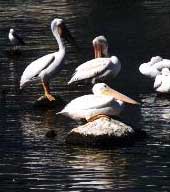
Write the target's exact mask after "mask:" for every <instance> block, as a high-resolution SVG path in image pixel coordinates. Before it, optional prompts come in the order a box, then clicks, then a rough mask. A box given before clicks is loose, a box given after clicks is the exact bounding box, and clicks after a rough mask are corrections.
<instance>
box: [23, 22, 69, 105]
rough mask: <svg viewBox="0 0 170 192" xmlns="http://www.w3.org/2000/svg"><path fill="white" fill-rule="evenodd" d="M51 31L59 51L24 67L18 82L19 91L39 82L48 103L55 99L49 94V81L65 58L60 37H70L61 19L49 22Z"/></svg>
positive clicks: (59, 68)
mask: <svg viewBox="0 0 170 192" xmlns="http://www.w3.org/2000/svg"><path fill="white" fill-rule="evenodd" d="M51 30H52V33H53V35H54V37H55V38H56V40H57V42H58V46H59V51H57V52H54V53H50V54H47V55H45V56H43V57H41V58H39V59H37V60H35V61H33V62H32V63H31V64H29V65H28V66H27V67H26V69H25V71H24V72H23V74H22V76H21V80H20V89H22V88H23V87H25V86H26V85H27V84H29V83H31V82H34V81H41V82H42V85H43V88H44V92H45V96H46V97H47V98H48V99H49V100H50V101H52V100H55V98H54V97H53V96H52V95H51V94H50V90H49V81H50V79H51V78H52V77H54V76H55V75H56V74H57V73H56V72H57V71H59V70H61V67H62V64H63V59H64V56H65V46H64V43H63V41H62V39H61V37H65V36H66V35H68V36H69V37H71V36H70V34H69V33H68V30H66V27H65V25H64V22H63V20H62V19H54V20H53V21H52V22H51ZM66 32H67V34H66Z"/></svg>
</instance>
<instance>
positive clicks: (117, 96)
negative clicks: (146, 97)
mask: <svg viewBox="0 0 170 192" xmlns="http://www.w3.org/2000/svg"><path fill="white" fill-rule="evenodd" d="M103 94H104V95H110V96H113V97H114V98H115V99H116V100H120V101H123V102H126V103H130V104H134V105H139V104H140V103H139V102H137V101H135V100H134V99H131V98H130V97H127V96H126V95H123V94H122V93H119V92H118V91H115V90H114V89H111V88H107V89H106V90H104V91H103Z"/></svg>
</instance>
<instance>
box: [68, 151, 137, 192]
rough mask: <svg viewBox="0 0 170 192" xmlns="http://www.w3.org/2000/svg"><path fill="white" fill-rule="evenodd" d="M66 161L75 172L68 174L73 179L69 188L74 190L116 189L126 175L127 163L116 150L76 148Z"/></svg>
mask: <svg viewBox="0 0 170 192" xmlns="http://www.w3.org/2000/svg"><path fill="white" fill-rule="evenodd" d="M68 163H69V165H70V166H71V167H72V168H73V170H74V171H76V173H77V174H76V175H74V174H73V175H70V177H71V178H70V179H72V180H73V181H72V183H73V184H72V186H71V189H74V190H76V189H79V188H81V187H82V188H84V189H105V190H107V189H110V190H111V189H114V190H117V189H119V187H120V186H121V185H122V182H123V183H124V179H125V178H126V177H127V175H128V173H127V169H126V168H127V167H128V163H127V162H126V159H125V158H124V157H122V156H121V155H120V154H119V152H118V151H115V152H113V151H112V153H111V154H109V153H108V152H105V151H100V150H89V149H88V150H87V149H82V150H80V149H77V150H75V152H74V156H73V157H72V158H71V159H70V160H69V161H68ZM132 183H133V181H129V182H127V183H126V185H128V186H131V185H133V184H132ZM124 184H125V183H124Z"/></svg>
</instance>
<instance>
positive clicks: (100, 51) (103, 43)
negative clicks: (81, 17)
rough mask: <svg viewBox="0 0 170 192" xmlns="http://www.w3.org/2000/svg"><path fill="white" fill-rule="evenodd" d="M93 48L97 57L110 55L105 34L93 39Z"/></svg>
mask: <svg viewBox="0 0 170 192" xmlns="http://www.w3.org/2000/svg"><path fill="white" fill-rule="evenodd" d="M92 43H93V48H94V55H95V58H98V57H108V56H109V55H108V43H107V39H106V37H104V36H103V35H100V36H97V37H95V38H94V39H93V41H92Z"/></svg>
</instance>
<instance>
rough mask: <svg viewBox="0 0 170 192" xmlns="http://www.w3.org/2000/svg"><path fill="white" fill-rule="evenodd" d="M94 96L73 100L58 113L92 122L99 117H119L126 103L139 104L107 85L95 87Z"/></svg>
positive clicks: (99, 84) (100, 84)
mask: <svg viewBox="0 0 170 192" xmlns="http://www.w3.org/2000/svg"><path fill="white" fill-rule="evenodd" d="M92 92H93V94H89V95H84V96H81V97H78V98H76V99H73V100H72V101H71V102H70V103H68V104H67V105H66V106H65V108H64V109H63V110H62V111H61V112H59V113H57V114H62V115H65V116H68V117H70V118H72V119H75V120H80V119H86V120H87V121H90V120H91V119H92V118H93V117H95V116H98V115H105V116H118V115H119V114H120V112H121V111H122V110H123V107H124V103H130V104H138V102H136V101H135V100H133V99H131V98H129V97H127V96H125V95H123V94H121V93H119V92H117V91H115V90H113V89H111V88H110V87H109V86H108V85H106V84H105V83H97V84H95V85H94V86H93V89H92Z"/></svg>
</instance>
